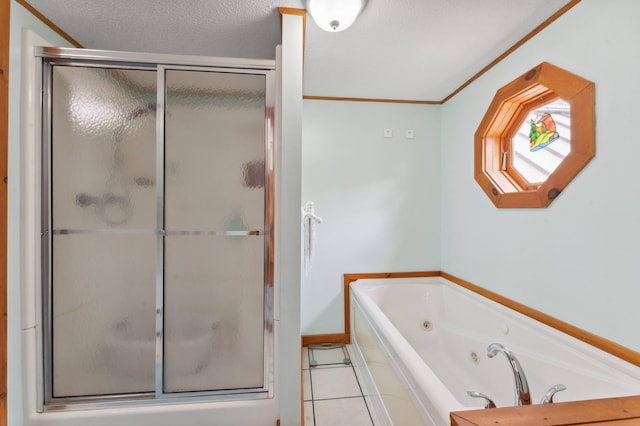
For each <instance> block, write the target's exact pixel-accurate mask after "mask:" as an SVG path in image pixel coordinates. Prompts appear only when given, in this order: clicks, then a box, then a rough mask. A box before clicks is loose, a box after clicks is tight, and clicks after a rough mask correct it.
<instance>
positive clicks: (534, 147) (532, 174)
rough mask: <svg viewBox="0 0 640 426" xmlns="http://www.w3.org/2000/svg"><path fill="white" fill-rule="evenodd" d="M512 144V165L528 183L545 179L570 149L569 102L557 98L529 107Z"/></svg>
mask: <svg viewBox="0 0 640 426" xmlns="http://www.w3.org/2000/svg"><path fill="white" fill-rule="evenodd" d="M511 143H512V153H513V154H512V155H513V156H512V159H511V161H512V167H513V168H514V169H515V170H516V171H517V172H518V173H519V174H520V175H521V176H522V177H523V178H524V180H526V181H527V182H528V183H530V184H536V183H541V182H544V181H546V180H547V178H548V177H549V176H550V175H551V173H553V172H554V171H555V170H556V168H558V166H559V165H560V163H561V162H562V160H564V159H565V157H566V156H567V155H569V153H570V152H571V115H570V106H569V103H568V102H566V101H564V100H562V99H557V100H555V101H553V102H550V103H547V104H545V105H542V106H539V107H536V108H535V109H533V110H531V111H530V112H529V114H528V115H527V117H526V118H525V120H524V121H523V122H522V124H521V125H520V127H519V128H518V131H517V132H516V134H515V135H514V136H513V138H512V140H511Z"/></svg>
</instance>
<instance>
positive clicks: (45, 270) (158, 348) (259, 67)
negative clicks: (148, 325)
mask: <svg viewBox="0 0 640 426" xmlns="http://www.w3.org/2000/svg"><path fill="white" fill-rule="evenodd" d="M35 56H36V57H39V58H42V61H41V62H40V67H41V73H40V74H41V75H42V85H43V87H42V98H41V99H42V129H43V130H42V134H41V142H40V146H41V147H42V155H41V161H42V164H41V167H40V170H41V171H42V176H41V192H42V197H41V200H42V205H41V217H42V220H41V224H40V226H41V236H42V239H41V251H42V256H41V266H40V275H41V279H42V295H41V297H40V303H41V309H40V312H41V315H42V318H41V319H42V324H43V326H42V330H41V334H42V338H41V342H42V344H41V347H40V348H38V352H39V359H40V360H41V362H42V364H41V365H40V367H39V371H40V372H39V375H40V377H42V385H43V386H42V388H41V389H42V394H41V395H39V397H38V406H39V408H40V410H42V411H60V410H68V409H74V410H75V409H93V408H106V407H119V406H131V405H134V406H135V405H156V404H175V403H184V402H198V401H216V400H238V399H265V398H272V397H273V396H274V382H275V379H274V368H275V359H274V296H273V275H274V268H273V254H274V247H273V244H274V224H273V217H274V215H273V211H272V209H273V206H274V202H273V196H274V182H273V159H274V125H275V121H274V120H275V117H274V111H275V71H274V70H275V61H273V60H250V59H238V58H208V57H196V56H187V55H161V54H151V53H134V52H113V51H102V50H91V49H72V48H53V47H39V48H36V50H35ZM56 65H65V66H82V67H96V68H118V69H132V70H150V71H156V72H157V75H156V77H157V95H156V100H157V105H156V175H155V178H156V201H157V203H156V229H155V230H150V229H117V230H113V229H91V230H78V229H52V228H53V226H52V223H51V212H52V210H51V209H52V199H51V167H50V164H51V161H52V157H51V152H50V151H51V141H52V123H51V120H50V117H51V112H52V105H51V99H52V93H51V87H52V85H51V74H52V73H51V70H52V67H53V66H56ZM167 70H189V71H207V72H222V73H236V74H258V75H264V76H265V84H266V87H265V123H264V126H265V127H264V131H265V132H264V135H265V141H264V148H265V152H264V155H265V157H264V163H265V176H264V178H265V185H264V188H265V189H264V206H265V207H264V216H265V223H264V224H265V227H264V229H252V230H246V231H244V230H243V231H235V230H225V231H222V230H207V229H203V230H172V231H167V230H166V229H164V228H165V218H164V209H165V206H164V191H165V182H164V174H165V158H164V150H165V148H164V147H165V122H164V120H165V98H166V85H165V75H166V71H167ZM47 88H48V90H47ZM87 233H91V234H107V233H109V234H131V235H155V236H156V271H155V276H156V279H155V306H156V308H155V312H156V316H155V389H154V391H153V392H142V393H125V394H114V395H99V396H71V397H54V396H53V366H52V359H53V354H52V342H53V337H52V333H53V321H52V297H51V291H52V272H51V271H52V265H51V255H52V236H53V235H70V234H87ZM168 235H181V236H182V235H188V236H203V235H204V236H232V237H242V236H264V237H265V238H264V240H265V247H264V293H263V302H264V304H263V309H264V310H263V315H264V318H263V350H264V356H263V363H264V365H263V371H264V379H263V386H262V387H258V388H239V389H221V390H207V391H186V392H165V391H164V255H165V253H164V239H165V237H166V236H168Z"/></svg>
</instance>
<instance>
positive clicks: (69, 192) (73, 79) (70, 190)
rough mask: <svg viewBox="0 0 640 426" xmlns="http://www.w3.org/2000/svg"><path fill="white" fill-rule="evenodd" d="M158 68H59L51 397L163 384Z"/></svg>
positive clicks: (53, 101)
mask: <svg viewBox="0 0 640 426" xmlns="http://www.w3.org/2000/svg"><path fill="white" fill-rule="evenodd" d="M156 75H157V73H156V71H155V70H131V69H115V68H113V69H108V68H93V67H78V66H54V67H53V68H52V71H51V73H50V79H51V84H50V89H49V93H50V95H49V99H50V105H49V108H50V112H51V119H50V123H49V125H50V131H51V143H50V146H49V147H45V151H47V150H49V152H48V153H47V152H45V157H48V158H50V160H51V161H50V166H49V167H50V169H49V173H47V168H46V166H45V170H44V171H43V175H44V176H45V179H47V180H48V179H50V182H49V184H50V185H49V190H46V189H45V194H47V195H46V196H45V197H43V204H44V205H45V206H44V207H45V208H46V207H48V210H49V212H50V217H49V216H48V215H43V225H42V226H43V231H44V232H43V235H44V237H45V240H44V242H43V245H44V246H45V247H46V245H48V244H51V249H50V250H51V252H52V255H51V257H50V260H48V262H50V265H49V267H50V272H49V274H50V276H51V283H50V285H49V287H47V286H45V295H46V294H47V293H48V297H49V303H48V304H47V306H48V308H45V309H49V310H50V320H49V321H50V327H51V331H50V332H48V333H45V339H47V340H48V341H49V348H50V349H49V350H50V354H51V355H50V357H48V358H47V360H46V361H45V362H46V363H51V365H49V366H48V370H49V371H51V376H50V377H49V385H48V386H47V388H48V389H47V391H46V392H47V393H48V398H51V397H54V398H64V397H73V396H87V395H113V394H125V393H143V392H153V390H154V362H155V305H154V295H155V271H156V256H155V252H156V232H155V230H156V203H155V185H154V181H155V163H156V155H155V152H156V133H155V128H156V125H155V123H156V113H155V94H156ZM43 187H45V188H46V187H47V185H46V183H45V184H43ZM47 204H50V205H49V206H46V205H47ZM45 211H46V210H45ZM49 234H50V240H48V238H49ZM43 269H44V270H45V274H46V272H47V271H46V267H43ZM51 382H52V383H51Z"/></svg>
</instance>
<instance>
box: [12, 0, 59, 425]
mask: <svg viewBox="0 0 640 426" xmlns="http://www.w3.org/2000/svg"><path fill="white" fill-rule="evenodd" d="M10 19H11V21H10V24H11V29H10V30H11V33H10V44H11V45H10V59H9V146H8V150H9V152H8V166H9V171H8V182H9V185H8V204H9V208H8V232H7V240H8V242H7V245H8V255H7V299H8V300H7V302H8V303H7V304H8V313H7V315H8V320H7V321H8V327H7V334H8V336H7V342H8V362H7V363H8V374H7V387H8V395H7V398H8V416H9V418H8V424H9V425H10V426H19V425H22V424H23V421H22V351H21V337H20V256H19V253H20V249H19V247H20V167H19V165H20V84H21V82H20V76H21V70H20V68H21V66H20V62H21V59H22V52H21V45H22V32H23V30H24V29H29V30H32V31H34V32H36V33H38V34H39V35H40V36H41V37H43V38H45V39H46V40H48V41H49V42H50V43H51V44H53V45H55V46H65V47H70V46H71V45H70V44H69V42H67V41H66V40H65V39H63V38H62V37H60V36H59V35H58V34H56V33H55V32H54V31H52V30H51V28H49V27H48V26H46V25H45V24H43V23H42V22H41V21H40V20H38V19H37V18H36V17H34V16H33V15H32V14H31V13H30V12H28V11H27V10H26V9H25V8H24V7H22V6H21V5H19V4H18V3H16V2H15V1H11V17H10Z"/></svg>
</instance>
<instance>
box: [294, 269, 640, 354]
mask: <svg viewBox="0 0 640 426" xmlns="http://www.w3.org/2000/svg"><path fill="white" fill-rule="evenodd" d="M426 277H441V278H444V279H445V280H447V281H450V282H451V283H453V284H455V285H457V286H460V287H462V288H465V289H467V290H469V291H471V292H473V293H476V294H479V295H480V296H483V297H485V298H487V299H489V300H492V301H493V302H496V303H498V304H500V305H502V306H505V307H507V308H509V309H512V310H514V311H516V312H518V313H520V314H522V315H525V316H527V317H529V318H532V319H534V320H536V321H538V322H541V323H542V324H544V325H547V326H549V327H551V328H553V329H556V330H557V331H559V332H561V333H564V334H567V335H569V336H571V337H573V338H576V339H578V340H580V341H582V342H584V343H586V344H588V345H591V346H593V347H595V348H598V349H600V350H602V351H604V352H607V353H609V354H610V355H613V356H615V357H617V358H620V359H622V360H623V361H626V362H628V363H630V364H633V365H635V366H637V367H640V352H636V351H634V350H632V349H630V348H627V347H625V346H622V345H620V344H618V343H615V342H613V341H611V340H608V339H605V338H603V337H600V336H598V335H595V334H593V333H591V332H588V331H586V330H583V329H581V328H579V327H576V326H574V325H571V324H569V323H567V322H564V321H561V320H559V319H557V318H555V317H552V316H551V315H548V314H545V313H543V312H541V311H538V310H536V309H533V308H530V307H528V306H526V305H523V304H522V303H519V302H516V301H514V300H511V299H509V298H507V297H504V296H501V295H499V294H498V293H494V292H492V291H491V290H487V289H485V288H483V287H480V286H478V285H476V284H473V283H471V282H469V281H466V280H463V279H461V278H458V277H456V276H454V275H451V274H449V273H447V272H444V271H439V270H435V271H413V272H374V273H348V274H344V280H343V286H344V287H343V288H344V292H343V295H344V334H343V335H339V334H338V335H331V337H332V339H334V340H336V341H343V342H345V343H350V342H351V314H350V311H351V307H350V302H351V301H350V293H351V291H350V287H349V286H350V284H351V283H352V282H355V281H357V280H361V279H386V278H426ZM322 337H323V338H324V339H325V340H324V341H326V338H327V336H326V335H325V336H322ZM318 338H320V337H319V336H318V337H316V336H308V339H303V343H304V344H306V342H307V341H312V340H313V339H318Z"/></svg>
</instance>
